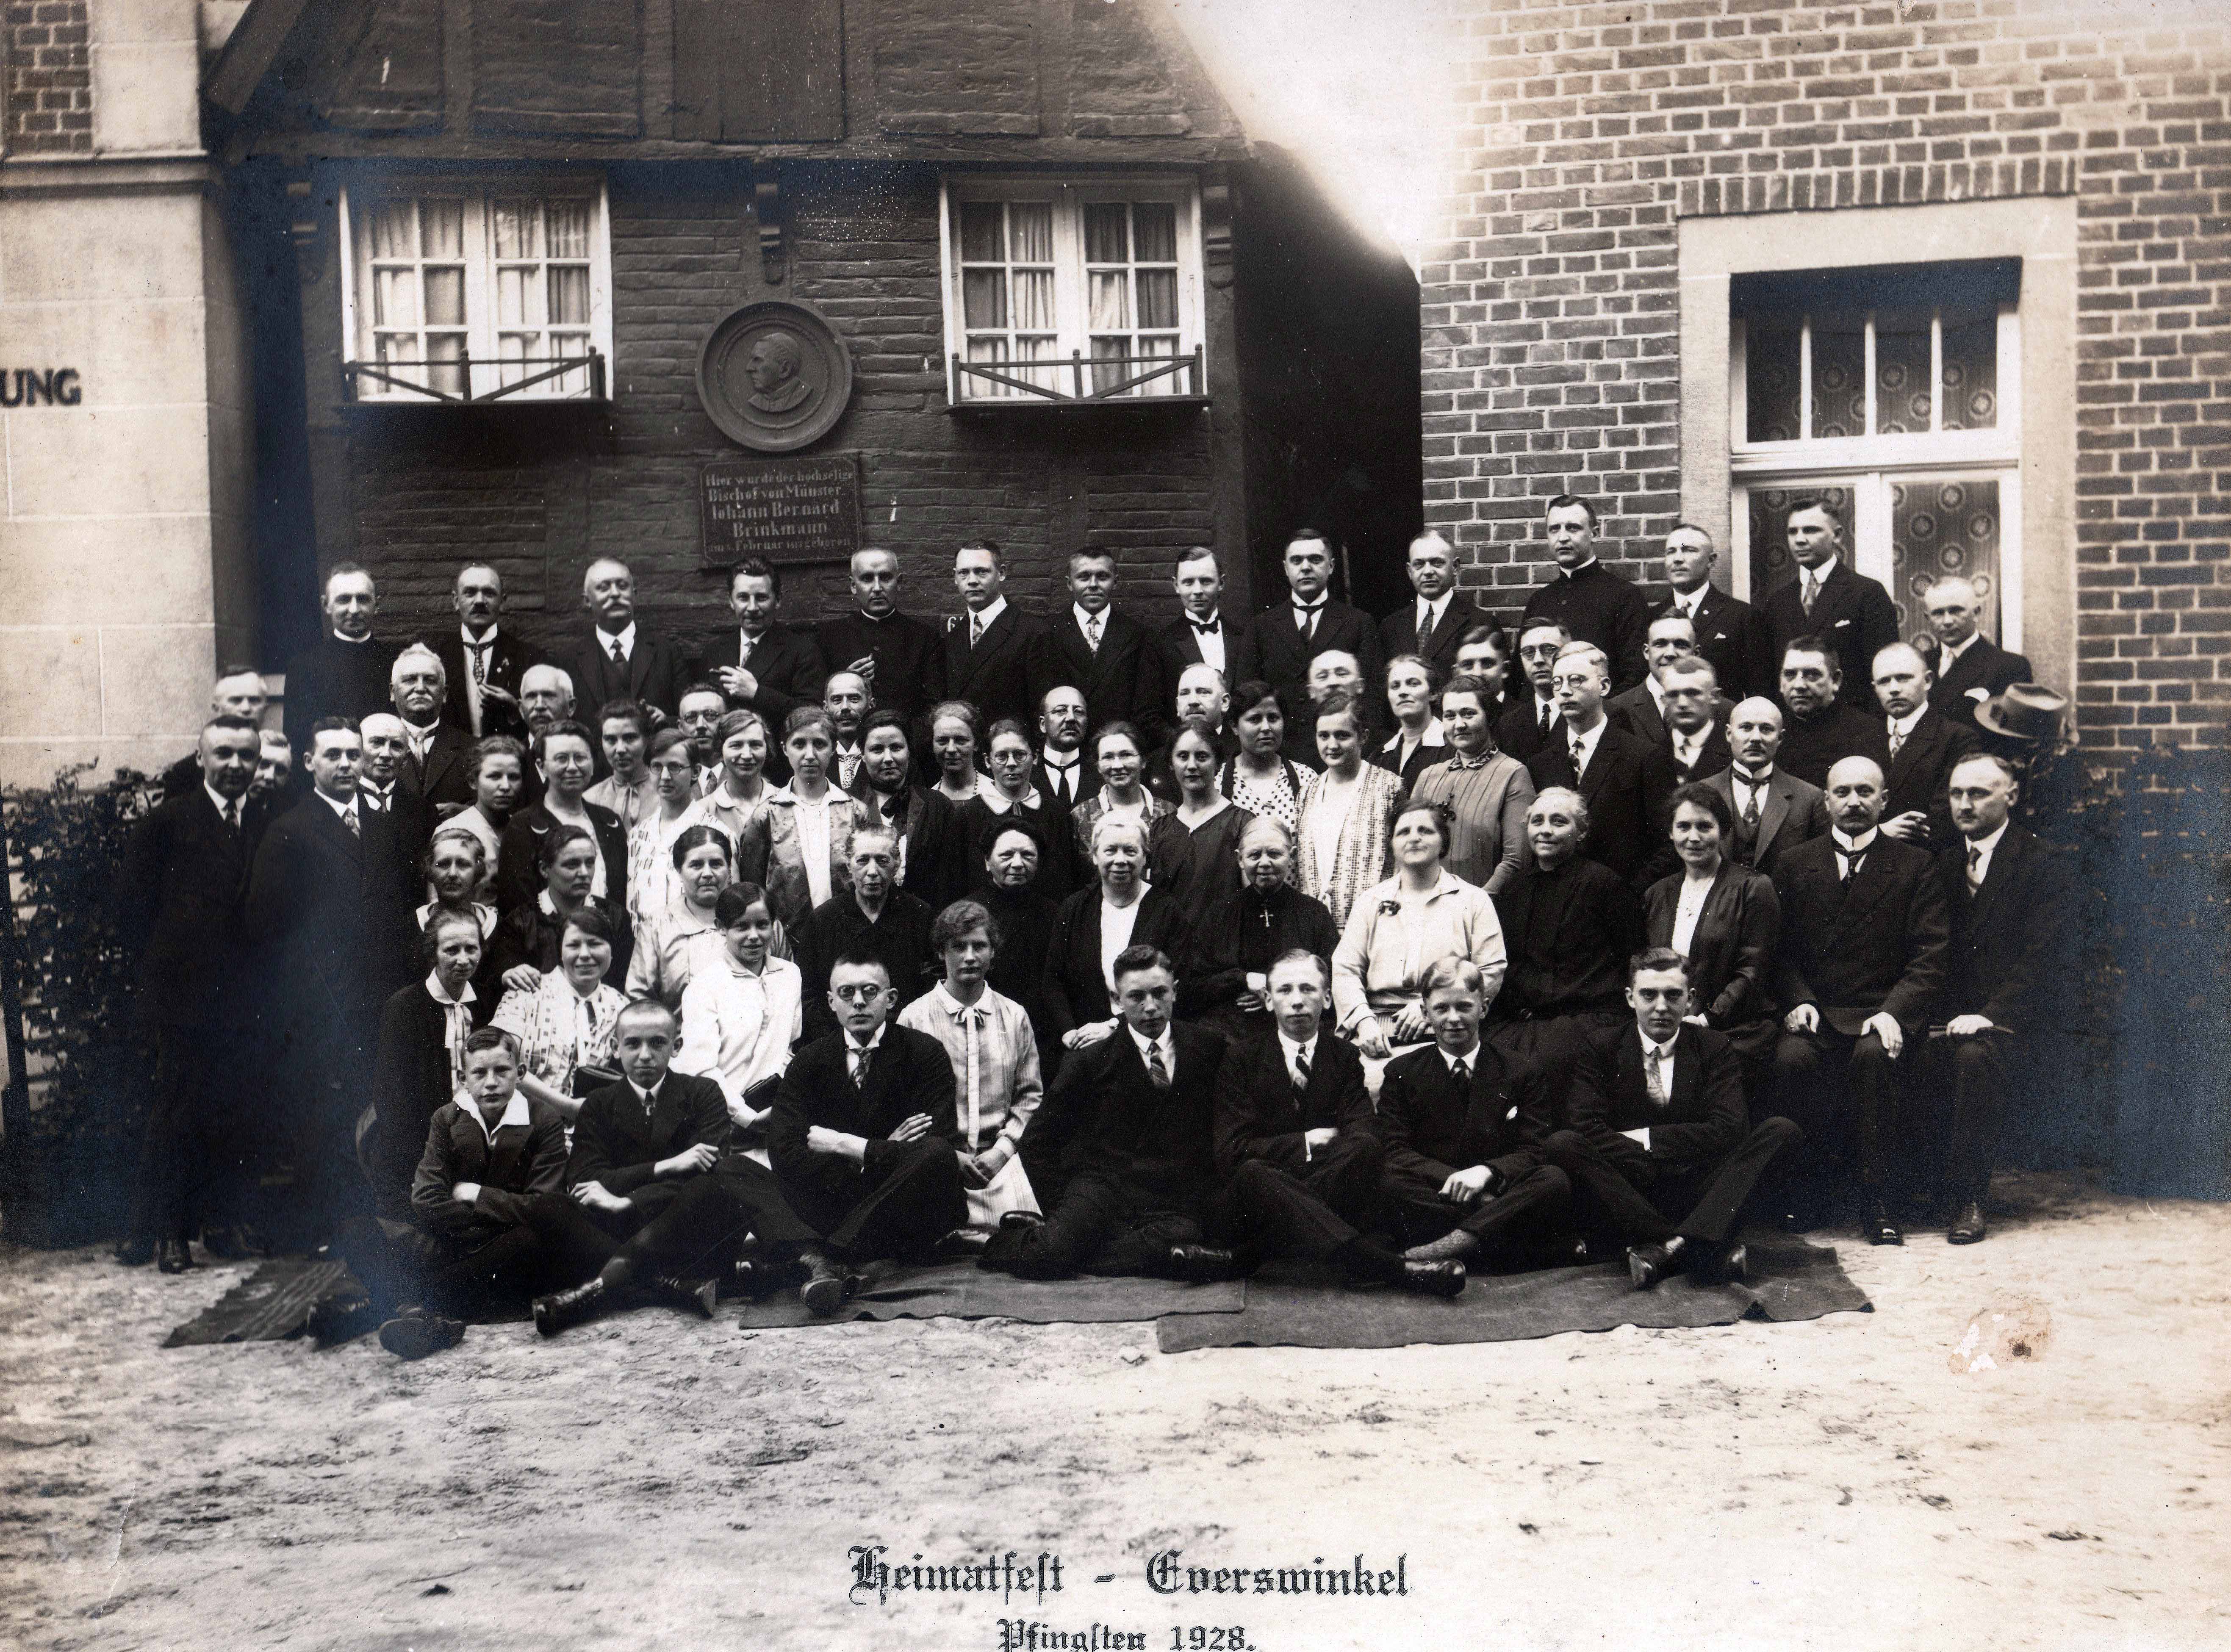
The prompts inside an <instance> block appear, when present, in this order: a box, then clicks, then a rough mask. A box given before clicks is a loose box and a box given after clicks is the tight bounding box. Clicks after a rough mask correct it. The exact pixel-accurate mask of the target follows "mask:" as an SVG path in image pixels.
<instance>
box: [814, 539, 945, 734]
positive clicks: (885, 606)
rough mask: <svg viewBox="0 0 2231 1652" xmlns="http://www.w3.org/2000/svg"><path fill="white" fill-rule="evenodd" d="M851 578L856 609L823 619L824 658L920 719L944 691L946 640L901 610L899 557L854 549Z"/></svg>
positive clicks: (880, 701)
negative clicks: (899, 598) (859, 678)
mask: <svg viewBox="0 0 2231 1652" xmlns="http://www.w3.org/2000/svg"><path fill="white" fill-rule="evenodd" d="M851 583H852V600H853V601H854V602H855V603H856V604H857V605H858V609H857V612H853V613H848V614H838V615H837V617H836V618H835V619H824V620H823V621H822V622H821V628H820V630H819V632H818V633H817V637H816V639H817V641H818V643H819V644H820V647H821V658H822V663H823V664H825V665H827V666H828V668H829V670H830V671H831V674H834V673H836V672H838V671H850V672H853V673H855V674H856V675H857V676H858V677H861V678H862V679H863V680H864V681H865V682H866V683H867V685H868V691H869V692H870V694H872V695H873V696H875V703H876V704H877V705H879V706H882V707H884V708H885V709H888V710H892V711H896V712H897V713H899V715H900V716H903V717H904V718H906V720H907V722H908V723H909V725H915V724H920V723H921V722H922V719H923V718H925V717H927V716H928V713H929V708H930V707H931V706H933V705H934V704H935V703H937V701H938V698H939V696H941V694H942V693H943V691H944V688H945V645H944V639H943V638H941V637H940V636H939V635H938V633H937V632H935V631H934V630H932V629H931V628H930V627H929V626H928V625H924V624H923V623H922V622H921V620H919V619H915V618H913V617H912V616H911V615H909V614H902V613H901V612H899V609H898V597H899V560H898V558H897V557H896V556H895V555H893V554H891V553H890V552H889V551H886V550H883V549H880V548H877V547H872V546H871V547H866V548H863V549H861V550H857V551H855V552H853V553H852V563H851ZM916 732H918V733H920V734H921V735H925V736H927V735H928V732H929V730H928V727H927V726H926V725H925V726H922V727H921V728H919V729H917V730H916Z"/></svg>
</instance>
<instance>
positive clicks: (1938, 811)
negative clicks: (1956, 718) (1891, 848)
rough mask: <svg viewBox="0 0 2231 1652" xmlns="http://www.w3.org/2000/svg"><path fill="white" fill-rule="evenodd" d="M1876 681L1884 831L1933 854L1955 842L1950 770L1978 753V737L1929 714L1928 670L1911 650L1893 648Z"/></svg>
mask: <svg viewBox="0 0 2231 1652" xmlns="http://www.w3.org/2000/svg"><path fill="white" fill-rule="evenodd" d="M1874 680H1875V698H1876V700H1877V701H1878V702H1879V703H1880V704H1881V706H1882V709H1883V723H1882V728H1883V749H1882V752H1881V754H1880V755H1879V756H1877V757H1876V761H1878V762H1880V763H1882V765H1883V773H1884V776H1885V786H1886V787H1887V790H1886V792H1885V795H1884V799H1883V824H1882V829H1883V830H1884V832H1886V833H1888V834H1889V835H1890V836H1892V837H1893V838H1896V839H1898V841H1899V842H1900V843H1910V844H1912V845H1914V846H1915V847H1916V848H1919V849H1926V850H1928V851H1929V852H1930V853H1931V854H1934V853H1936V852H1937V851H1938V850H1940V849H1942V848H1943V847H1944V846H1945V845H1947V844H1949V843H1950V842H1951V841H1952V805H1951V802H1950V798H1949V796H1948V794H1949V792H1950V787H1951V784H1952V770H1953V768H1955V767H1956V766H1957V765H1958V763H1959V762H1960V761H1961V760H1962V759H1963V758H1964V757H1968V756H1969V755H1973V754H1974V753H1975V752H1976V750H1978V749H1979V742H1978V741H1977V739H1976V731H1975V730H1974V729H1972V728H1963V727H1961V726H1960V725H1959V724H1958V723H1956V722H1952V721H1950V719H1949V718H1946V717H1943V716H1939V715H1938V714H1937V712H1936V711H1935V710H1934V709H1931V708H1930V703H1929V690H1930V683H1931V680H1932V679H1931V678H1930V673H1929V666H1928V664H1926V663H1925V662H1924V660H1923V659H1922V658H1921V655H1920V653H1919V651H1917V650H1915V649H1914V648H1912V647H1911V646H1909V645H1906V644H1904V643H1892V645H1890V646H1889V647H1888V648H1885V649H1884V650H1883V651H1882V652H1880V653H1879V654H1877V655H1876V656H1875V663H1874Z"/></svg>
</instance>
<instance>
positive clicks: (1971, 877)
mask: <svg viewBox="0 0 2231 1652" xmlns="http://www.w3.org/2000/svg"><path fill="white" fill-rule="evenodd" d="M1982 886H1983V851H1982V846H1981V845H1976V844H1972V843H1971V844H1969V845H1968V889H1969V893H1971V894H1972V893H1973V892H1974V891H1976V890H1979V889H1981V888H1982Z"/></svg>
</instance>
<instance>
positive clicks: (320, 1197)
mask: <svg viewBox="0 0 2231 1652" xmlns="http://www.w3.org/2000/svg"><path fill="white" fill-rule="evenodd" d="M310 740H311V746H310V750H309V768H310V778H311V783H312V791H311V794H310V795H309V796H308V797H307V798H305V799H303V800H302V801H301V802H300V803H298V804H296V805H295V806H294V807H293V808H291V809H289V810H288V812H287V813H284V814H282V815H281V816H280V817H279V818H278V819H277V820H275V821H273V822H272V823H271V826H270V828H269V829H268V831H267V832H265V833H264V834H263V841H262V844H261V845H259V846H258V848H257V850H256V854H255V871H254V872H253V874H252V875H251V876H250V878H249V888H248V911H247V927H248V934H249V936H250V938H251V939H252V940H253V941H254V942H255V944H256V945H257V946H258V947H259V948H260V949H261V951H262V962H263V969H262V981H263V982H264V987H263V994H264V998H265V1001H266V1025H267V1027H268V1028H269V1029H270V1030H271V1033H272V1034H273V1036H274V1037H275V1039H276V1040H278V1045H279V1049H280V1052H281V1059H282V1062H283V1063H284V1065H285V1066H286V1067H287V1069H288V1076H289V1079H290V1080H291V1083H290V1088H291V1089H292V1091H293V1092H294V1093H293V1095H292V1097H291V1107H290V1111H291V1114H292V1123H293V1124H294V1130H295V1137H296V1141H295V1146H296V1156H295V1158H296V1167H297V1170H298V1172H299V1174H300V1175H301V1177H302V1178H303V1187H302V1194H303V1196H304V1199H305V1202H306V1210H305V1215H307V1218H308V1220H309V1221H310V1223H311V1225H312V1227H313V1228H314V1231H316V1232H318V1233H320V1234H330V1233H331V1232H333V1229H334V1228H336V1227H338V1225H339V1224H340V1221H343V1220H344V1219H346V1217H347V1216H349V1215H353V1214H355V1212H356V1209H357V1208H358V1206H359V1205H360V1204H361V1202H362V1192H363V1189H362V1181H361V1178H360V1177H359V1176H358V1174H357V1168H356V1150H355V1140H354V1133H355V1127H356V1116H357V1112H358V1105H359V1096H360V1094H361V1093H362V1090H363V1086H364V1084H365V1079H366V1076H367V1075H368V1074H369V1073H370V1072H371V1071H372V1033H373V1031H374V1028H375V1027H377V1025H378V1019H379V1011H380V1007H381V1005H383V1004H384V1003H385V1002H386V1001H387V997H388V994H391V993H392V992H393V991H394V990H395V989H396V988H398V987H399V986H401V985H402V984H403V982H404V981H406V980H408V979H409V978H410V969H411V966H410V963H409V962H408V960H409V956H410V949H411V943H412V940H413V936H414V926H413V924H412V923H411V903H410V899H409V897H408V895H407V894H406V892H405V889H404V882H403V873H402V863H401V860H400V858H399V857H398V855H397V854H396V852H395V848H394V845H393V844H392V843H391V841H390V840H389V838H388V828H387V823H386V821H385V819H384V818H383V817H381V816H379V815H378V814H372V813H366V812H365V811H363V810H360V809H359V807H358V806H357V797H356V780H357V772H358V768H359V765H360V764H361V763H362V761H363V756H364V749H363V744H362V742H361V741H360V740H359V736H358V734H357V731H356V729H355V727H354V726H353V725H352V724H351V723H349V722H346V720H345V719H343V718H340V717H328V718H327V719H326V720H325V721H324V722H321V723H320V724H318V725H317V726H316V727H315V728H314V729H312V730H311V733H310Z"/></svg>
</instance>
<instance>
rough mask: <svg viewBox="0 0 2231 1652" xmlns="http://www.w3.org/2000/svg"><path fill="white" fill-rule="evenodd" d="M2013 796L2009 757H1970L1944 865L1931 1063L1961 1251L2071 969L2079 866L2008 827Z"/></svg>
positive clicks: (1960, 776) (1980, 1227) (1978, 1233)
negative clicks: (2020, 1081) (2020, 1066)
mask: <svg viewBox="0 0 2231 1652" xmlns="http://www.w3.org/2000/svg"><path fill="white" fill-rule="evenodd" d="M2015 791H2016V784H2015V779H2014V766H2013V765H2012V764H2011V763H2008V761H2006V760H2005V759H2004V758H2001V757H1994V756H1990V755H1985V754H1980V753H1979V754H1972V755H1969V756H1968V757H1966V758H1964V759H1963V760H1962V761H1960V763H1959V764H1958V765H1957V766H1956V767H1955V768H1954V769H1953V771H1952V783H1951V806H1952V822H1953V825H1954V826H1956V828H1957V829H1958V832H1959V834H1960V835H1959V837H1958V838H1957V839H1955V840H1954V841H1953V842H1952V843H1950V845H1947V846H1946V848H1945V850H1944V852H1943V853H1942V854H1941V855H1939V856H1938V857H1937V881H1938V882H1939V883H1940V884H1943V890H1944V898H1945V903H1946V905H1947V906H1948V907H1949V908H1950V912H1951V920H1952V946H1951V964H1950V972H1949V975H1948V978H1947V980H1946V982H1945V987H1944V993H1943V996H1942V997H1941V998H1940V999H1939V1000H1938V1001H1937V1008H1938V1010H1939V1012H1940V1013H1942V1014H1943V1015H1944V1017H1945V1021H1944V1032H1945V1045H1944V1048H1943V1052H1942V1053H1941V1059H1939V1060H1937V1062H1935V1063H1933V1064H1932V1065H1933V1066H1935V1067H1936V1068H1937V1075H1938V1084H1937V1088H1938V1089H1939V1091H1940V1092H1941V1093H1942V1094H1943V1097H1944V1098H1945V1099H1946V1100H1947V1101H1949V1102H1950V1123H1951V1130H1950V1141H1949V1143H1948V1148H1947V1151H1946V1155H1945V1161H1944V1163H1945V1173H1946V1178H1947V1181H1948V1182H1949V1184H1950V1185H1949V1187H1948V1189H1947V1191H1949V1192H1950V1194H1951V1195H1952V1200H1953V1205H1954V1215H1953V1217H1952V1225H1951V1228H1950V1231H1949V1233H1948V1234H1947V1235H1946V1236H1947V1237H1948V1238H1949V1239H1950V1241H1951V1242H1952V1243H1954V1244H1955V1245H1972V1244H1974V1243H1976V1241H1979V1240H1981V1239H1982V1237H1983V1235H1984V1233H1985V1231H1986V1230H1985V1228H1984V1223H1983V1205H1984V1202H1985V1201H1986V1200H1987V1199H1988V1198H1989V1195H1990V1187H1991V1153H1992V1150H1993V1148H1994V1147H1995V1145H1996V1143H1997V1140H1998V1133H1999V1120H2000V1118H2001V1116H2002V1115H2003V1113H2004V1111H2005V1109H2006V1098H2007V1087H2008V1068H2009V1066H2010V1064H2011V1062H2012V1061H2013V1059H2014V1055H2015V1053H2016V1047H2017V1044H2018V1042H2020V1043H2027V1042H2030V1041H2033V1040H2038V1039H2040V1037H2043V1036H2047V1035H2049V1034H2050V1033H2051V1031H2052V1029H2053V1027H2055V1026H2057V1025H2059V1015H2058V1012H2059V1009H2060V1003H2059V1001H2058V994H2059V991H2060V988H2061V985H2062V983H2063V982H2064V981H2066V977H2067V975H2068V969H2069V959H2068V956H2067V948H2068V943H2069V939H2070V936H2069V931H2068V923H2069V919H2070V916H2071V910H2070V909H2071V905H2072V899H2071V895H2072V890H2073V871H2072V868H2071V866H2070V864H2069V862H2070V857H2069V856H2068V854H2067V853H2066V852H2065V851H2063V850H2060V849H2058V848H2056V847H2054V846H2053V845H2052V844H2049V843H2047V842H2045V841H2044V840H2043V839H2039V838H2035V837H2033V836H2031V835H2030V834H2029V833H2028V832H2025V831H2023V830H2022V829H2021V827H2020V826H2016V825H2014V823H2013V822H2012V821H2011V820H2009V819H2008V813H2009V812H2010V811H2011V810H2012V808H2013V807H2014V794H2015Z"/></svg>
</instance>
